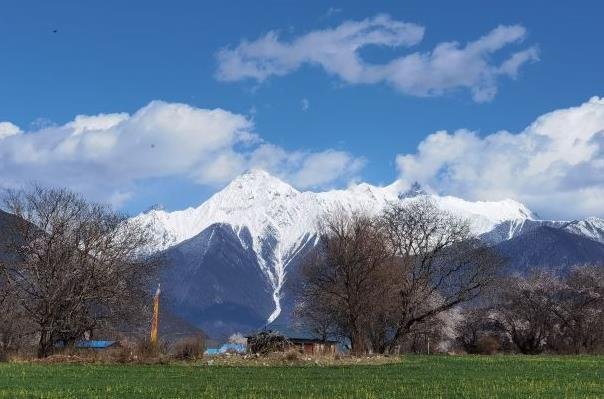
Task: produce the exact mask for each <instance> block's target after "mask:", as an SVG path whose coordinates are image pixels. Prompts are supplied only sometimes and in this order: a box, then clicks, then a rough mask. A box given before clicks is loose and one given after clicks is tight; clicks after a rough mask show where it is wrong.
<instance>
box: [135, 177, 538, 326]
mask: <svg viewBox="0 0 604 399" xmlns="http://www.w3.org/2000/svg"><path fill="white" fill-rule="evenodd" d="M418 195H428V194H427V193H425V192H424V191H423V190H422V189H421V187H420V186H419V185H414V186H413V187H411V189H409V190H407V191H401V189H400V185H399V183H398V182H395V183H393V184H391V185H389V186H385V187H378V186H372V185H369V184H365V183H362V184H357V185H352V186H350V187H349V188H347V189H345V190H332V191H326V192H310V191H306V192H301V191H298V190H296V189H295V188H293V187H292V186H290V185H288V184H287V183H285V182H283V181H281V180H280V179H278V178H276V177H274V176H271V175H270V174H268V173H267V172H265V171H262V170H251V171H249V172H246V173H244V174H242V175H241V176H239V177H237V178H236V179H235V180H233V181H232V182H231V183H230V184H229V185H227V186H226V187H225V188H224V189H223V190H221V191H220V192H218V193H216V194H214V195H213V196H212V197H211V198H209V199H208V200H207V201H206V202H204V203H203V204H201V205H200V206H199V207H197V208H188V209H185V210H182V211H175V212H166V211H164V210H159V209H154V210H151V211H149V212H147V213H144V214H141V215H139V216H137V218H139V219H142V220H143V221H145V222H149V223H152V224H153V225H154V226H155V229H156V231H157V234H161V235H162V236H166V237H167V238H168V239H167V242H166V244H165V245H164V246H163V247H162V248H159V249H166V248H169V247H175V246H178V245H179V244H181V243H183V244H184V243H185V242H186V241H187V240H191V239H193V238H194V237H196V236H198V235H199V234H200V233H202V232H204V231H205V230H206V229H208V228H210V227H211V226H216V225H220V226H223V227H224V226H230V228H231V229H232V230H233V233H234V235H235V236H236V237H237V238H238V240H239V244H240V246H241V248H242V249H243V250H245V251H251V252H252V253H253V254H255V256H256V261H257V265H258V267H259V268H260V271H261V272H262V274H263V275H264V276H265V278H266V279H267V281H268V283H269V284H270V287H271V288H272V297H273V302H274V307H273V311H272V312H271V313H270V314H268V315H267V320H268V322H272V321H274V320H275V319H276V318H277V317H278V316H279V314H280V313H281V308H282V307H281V297H282V289H283V286H284V283H285V279H286V275H287V272H288V266H289V265H290V263H292V262H293V261H295V259H296V255H297V254H298V253H299V252H300V251H302V250H303V249H304V248H307V246H308V245H313V244H314V241H315V240H316V231H317V220H318V218H319V216H320V215H321V214H323V213H324V212H328V211H330V210H334V209H343V210H345V211H350V212H352V211H365V212H369V213H378V212H380V211H381V210H382V209H384V207H385V206H386V205H387V204H388V203H390V202H394V201H403V202H405V201H413V198H415V197H416V196H418ZM430 197H431V199H432V200H433V201H434V203H435V204H436V205H437V206H438V207H439V208H441V209H443V210H446V211H448V212H450V213H452V214H454V215H458V216H460V217H463V218H465V219H468V220H469V221H470V224H471V228H472V231H473V232H474V233H475V234H477V235H480V234H484V233H487V232H490V231H491V230H493V228H495V227H496V226H498V225H501V224H502V223H505V222H510V223H513V224H515V225H520V224H522V223H523V222H524V221H526V220H533V219H534V215H533V213H532V212H531V211H530V210H529V209H528V208H527V207H525V206H524V205H523V204H521V203H519V202H517V201H514V200H503V201H496V202H469V201H465V200H462V199H460V198H456V197H450V196H436V195H430ZM211 238H212V235H208V237H207V239H211ZM204 245H206V244H204ZM187 251H188V253H190V251H189V250H187Z"/></svg>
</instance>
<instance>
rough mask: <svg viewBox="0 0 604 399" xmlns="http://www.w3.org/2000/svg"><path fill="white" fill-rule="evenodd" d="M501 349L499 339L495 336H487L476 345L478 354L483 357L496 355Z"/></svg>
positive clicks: (481, 338)
mask: <svg viewBox="0 0 604 399" xmlns="http://www.w3.org/2000/svg"><path fill="white" fill-rule="evenodd" d="M500 348H501V344H500V343H499V339H498V338H497V337H495V336H493V335H485V336H482V337H480V338H479V339H478V342H477V343H476V353H478V354H481V355H494V354H495V353H497V351H499V349H500Z"/></svg>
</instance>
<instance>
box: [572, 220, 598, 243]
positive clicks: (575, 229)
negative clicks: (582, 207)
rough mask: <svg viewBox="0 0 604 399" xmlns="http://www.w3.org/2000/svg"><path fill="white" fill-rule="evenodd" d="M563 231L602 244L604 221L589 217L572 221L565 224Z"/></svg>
mask: <svg viewBox="0 0 604 399" xmlns="http://www.w3.org/2000/svg"><path fill="white" fill-rule="evenodd" d="M563 229H565V230H567V231H570V232H571V233H574V234H578V235H581V236H584V237H587V238H590V239H592V240H594V241H598V242H600V243H602V244H604V219H600V218H597V217H589V218H587V219H583V220H574V221H572V222H568V223H566V224H565V225H564V227H563Z"/></svg>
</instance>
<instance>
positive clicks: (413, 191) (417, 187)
mask: <svg viewBox="0 0 604 399" xmlns="http://www.w3.org/2000/svg"><path fill="white" fill-rule="evenodd" d="M420 195H428V193H427V192H426V191H425V190H424V189H423V188H422V186H421V184H419V183H418V182H413V184H412V185H411V187H409V189H407V191H405V192H402V193H400V194H399V195H398V198H399V199H403V198H413V197H417V196H420Z"/></svg>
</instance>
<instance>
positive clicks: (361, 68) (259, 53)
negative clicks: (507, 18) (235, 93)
mask: <svg viewBox="0 0 604 399" xmlns="http://www.w3.org/2000/svg"><path fill="white" fill-rule="evenodd" d="M423 35H424V28H423V27H422V26H419V25H417V24H413V23H406V22H402V21H396V20H393V19H392V18H390V17H389V16H388V15H378V16H376V17H373V18H368V19H364V20H362V21H346V22H344V23H342V24H341V25H339V26H337V27H335V28H333V29H325V30H316V31H312V32H309V33H307V34H305V35H302V36H299V37H297V38H294V39H293V40H291V41H289V42H288V41H284V40H281V39H280V38H279V34H278V33H277V32H275V31H270V32H268V33H267V34H265V35H264V36H262V37H260V38H259V39H257V40H254V41H247V40H243V41H242V42H241V43H240V44H239V45H238V46H237V47H234V48H233V47H227V48H223V49H221V50H220V51H219V52H218V54H217V59H218V71H217V74H216V76H217V78H218V79H220V80H223V81H237V80H243V79H254V80H256V81H259V82H262V81H264V80H266V79H268V78H269V77H271V76H283V75H286V74H289V73H292V72H294V71H295V70H296V69H298V68H299V67H301V66H302V65H304V64H310V65H318V66H321V67H322V68H323V69H324V70H325V71H326V72H327V73H329V74H331V75H335V76H337V77H339V78H340V79H341V80H343V81H344V82H346V83H350V84H375V83H388V84H390V85H392V86H393V87H395V88H396V89H397V90H399V91H401V92H402V93H406V94H410V95H415V96H436V95H442V94H444V93H446V92H448V91H451V90H455V89H459V88H465V89H469V90H470V91H471V92H472V96H473V98H474V100H475V101H478V102H483V101H489V100H491V99H492V98H493V97H494V96H495V94H496V93H497V80H498V78H499V77H501V76H508V77H511V78H515V77H516V76H517V74H518V71H519V69H520V67H521V66H522V65H524V64H526V63H527V62H530V61H536V60H538V50H537V48H536V47H534V46H533V47H529V48H525V49H523V50H521V51H518V52H512V53H508V54H505V56H504V60H503V61H502V62H501V63H499V64H497V63H495V62H494V61H493V60H492V55H493V54H494V53H497V52H500V51H501V50H502V49H504V48H505V47H507V46H509V45H511V44H515V43H520V42H522V41H523V40H524V39H525V37H526V29H525V28H524V27H522V26H519V25H513V26H499V27H497V28H495V29H493V30H492V31H491V32H489V33H488V34H486V35H485V36H483V37H481V38H479V39H478V40H476V41H473V42H469V43H467V44H465V45H461V44H460V43H458V42H444V43H440V44H437V45H436V47H435V48H434V49H433V50H432V51H428V52H414V53H409V54H405V55H402V56H399V57H396V58H394V59H392V60H391V61H389V62H386V63H383V64H370V63H368V62H365V61H364V60H363V59H362V58H361V56H360V54H359V51H360V50H361V49H362V48H364V47H366V46H370V45H377V46H386V47H392V48H399V47H408V46H413V45H416V44H418V43H419V42H421V40H422V38H423Z"/></svg>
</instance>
